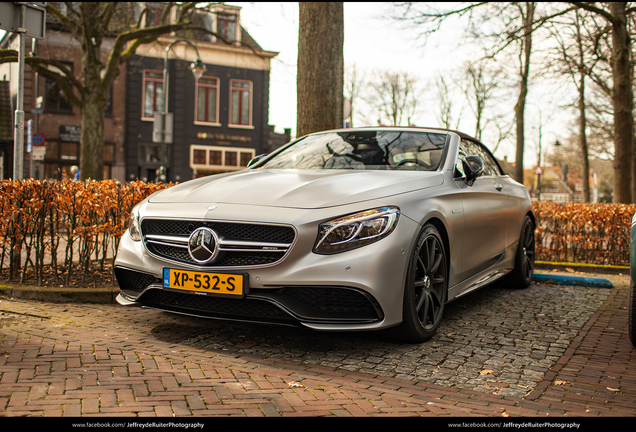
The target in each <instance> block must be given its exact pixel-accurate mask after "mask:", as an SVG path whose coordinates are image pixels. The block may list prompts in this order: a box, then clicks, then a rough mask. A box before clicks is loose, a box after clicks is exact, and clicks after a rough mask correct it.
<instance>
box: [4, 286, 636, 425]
mask: <svg viewBox="0 0 636 432" xmlns="http://www.w3.org/2000/svg"><path fill="white" fill-rule="evenodd" d="M530 289H532V288H530ZM1 300H2V301H1V302H0V416H4V417H17V416H51V417H57V418H60V417H79V416H107V417H117V418H119V417H123V416H151V417H163V418H172V417H173V416H175V417H178V418H184V417H186V416H194V417H196V418H199V417H203V416H243V417H297V416H314V417H317V416H320V417H369V416H400V417H402V416H426V417H438V416H449V417H451V419H446V420H448V421H452V419H459V418H461V419H463V420H465V419H464V418H465V417H472V416H487V417H489V418H490V420H493V421H496V422H500V421H503V420H502V419H507V420H512V419H516V418H519V417H524V418H525V417H533V418H542V421H543V420H544V419H554V418H558V419H561V420H564V419H567V417H577V418H579V422H580V421H582V420H581V419H582V418H588V419H591V418H594V417H597V418H598V417H603V418H604V417H607V416H617V417H633V416H636V348H634V347H633V346H632V345H631V343H630V341H629V337H628V334H627V327H626V326H627V310H626V306H627V286H626V285H625V284H622V285H619V286H616V285H615V287H614V288H612V289H611V290H610V294H609V297H608V299H607V300H606V301H605V303H604V304H603V305H602V306H601V307H600V308H599V309H598V311H597V312H596V313H595V314H594V315H593V316H592V318H591V319H590V320H589V321H588V323H587V324H586V325H585V326H584V327H583V328H582V329H581V331H580V333H579V335H578V336H577V337H576V338H575V340H574V341H573V342H572V344H571V345H570V347H569V348H568V349H567V350H566V352H565V354H563V355H562V356H561V358H560V359H559V360H558V362H557V364H556V366H555V367H553V368H552V369H551V370H550V371H549V372H548V373H547V374H546V375H545V377H544V380H543V381H542V382H541V383H539V385H538V387H537V388H536V389H535V390H534V391H532V392H531V393H530V394H528V395H527V396H526V397H525V398H514V397H510V396H502V395H498V394H494V393H493V394H490V393H485V392H477V391H468V390H459V389H456V388H451V387H444V386H440V385H435V384H426V383H421V382H414V381H407V380H401V379H396V378H386V377H382V376H379V375H372V374H367V373H358V372H349V371H346V370H342V369H334V368H330V367H324V366H317V365H312V364H306V363H300V362H296V361H291V360H284V359H272V358H260V357H255V356H252V355H249V354H237V353H231V354H228V353H226V352H224V351H223V350H214V349H209V348H199V347H194V346H191V345H185V344H182V343H181V341H183V340H185V339H187V338H188V337H189V336H190V335H191V334H192V333H193V332H195V331H196V330H200V329H197V328H194V327H193V326H203V325H205V324H204V321H200V320H193V319H191V318H188V317H181V316H176V315H169V314H165V313H162V312H157V311H152V310H147V309H137V308H134V309H130V308H123V307H118V306H116V305H112V304H91V305H86V304H82V303H55V302H51V301H47V302H41V301H33V300H24V299H12V300H11V299H8V298H4V299H1ZM446 420H445V421H446ZM604 424H605V423H604Z"/></svg>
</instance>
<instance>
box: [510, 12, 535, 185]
mask: <svg viewBox="0 0 636 432" xmlns="http://www.w3.org/2000/svg"><path fill="white" fill-rule="evenodd" d="M526 7H527V9H526V15H525V17H524V23H523V52H522V53H521V54H520V55H519V60H520V61H521V64H520V66H519V78H520V80H519V81H520V83H519V98H518V99H517V104H516V105H515V123H516V128H517V154H516V157H515V180H517V181H518V182H519V183H522V184H523V147H524V140H525V136H524V118H523V116H524V111H525V106H526V96H527V95H528V77H529V75H530V54H531V51H532V23H533V20H534V7H535V5H534V3H527V4H526Z"/></svg>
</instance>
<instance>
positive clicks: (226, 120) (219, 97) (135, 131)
mask: <svg viewBox="0 0 636 432" xmlns="http://www.w3.org/2000/svg"><path fill="white" fill-rule="evenodd" d="M148 5H150V3H148ZM152 5H153V6H152V8H151V10H152V11H153V12H152V13H150V14H148V15H146V16H144V18H143V19H146V20H155V19H156V18H157V17H158V16H159V15H160V13H161V11H162V3H152ZM59 6H60V8H62V9H63V5H62V4H60V5H59ZM143 6H144V4H143V3H133V7H135V8H136V13H137V14H139V13H140V11H141V8H142V7H143ZM215 8H216V9H215V10H214V11H212V12H211V13H207V12H205V13H201V15H200V21H201V22H200V24H202V25H204V26H206V27H207V28H209V29H210V30H212V31H215V32H219V34H222V35H223V36H224V38H225V39H226V40H229V41H235V43H231V44H229V45H228V44H226V43H224V42H222V41H219V40H216V38H214V37H212V36H211V35H209V34H206V33H203V32H198V34H197V33H195V32H182V33H180V34H172V35H166V36H165V37H162V38H160V39H159V40H158V41H157V42H155V43H153V44H148V45H142V46H141V47H140V48H139V49H138V50H137V54H136V55H135V56H134V57H133V58H132V59H131V60H130V61H129V62H128V63H126V64H122V65H121V66H120V74H119V76H118V77H117V78H116V80H115V83H114V84H113V87H112V88H111V92H110V98H109V101H108V102H107V108H106V116H105V121H104V141H105V142H104V155H103V160H104V178H113V179H118V180H120V181H128V180H134V179H136V178H139V179H141V180H146V181H153V180H155V179H156V173H157V170H158V169H159V167H161V166H162V165H165V166H166V167H167V179H168V180H169V181H185V180H188V179H190V178H193V177H196V176H200V175H207V174H212V173H217V172H225V171H232V170H236V169H241V168H243V167H245V165H246V164H247V161H249V159H250V158H251V157H253V156H255V155H258V154H261V153H265V152H268V151H271V150H272V149H273V148H276V147H278V146H280V145H281V144H283V143H285V142H287V141H289V139H290V132H289V130H286V133H285V134H275V133H274V132H273V130H274V128H273V127H272V126H270V125H268V113H269V111H268V110H269V71H270V61H271V59H272V58H274V57H275V56H276V55H277V53H275V52H269V51H264V50H263V49H262V48H261V47H260V46H259V45H258V44H257V43H256V42H255V41H254V40H253V39H252V38H251V37H250V36H249V34H248V33H247V32H246V31H245V29H243V28H242V26H241V25H240V8H239V7H235V6H228V5H223V4H219V5H216V6H215ZM184 39H185V40H187V41H188V42H187V43H185V42H183V40H184ZM113 42H114V39H110V40H109V39H106V40H105V42H104V43H103V45H102V55H103V56H104V60H106V57H107V56H108V54H109V53H110V50H111V47H112V43H113ZM239 42H240V43H239ZM191 45H195V46H196V47H197V49H198V52H199V56H200V58H201V61H202V62H203V63H204V64H205V66H206V71H205V73H204V75H203V76H202V77H201V78H200V79H199V80H197V81H195V78H194V76H193V75H192V73H191V71H190V70H189V68H188V65H189V64H190V63H192V62H193V61H194V60H196V58H197V53H196V52H195V50H194V49H193V48H191ZM27 46H28V47H30V48H29V49H30V50H34V51H36V52H37V54H38V55H39V56H43V57H50V58H54V59H57V60H60V61H63V62H65V64H67V65H68V66H69V67H70V68H72V70H73V71H77V73H78V74H79V73H80V72H81V49H80V47H79V45H78V44H77V42H76V41H74V40H73V39H72V38H71V37H70V35H69V34H67V33H64V32H62V31H60V30H59V27H56V25H55V22H54V20H53V22H52V21H51V19H50V17H47V34H46V39H44V40H40V41H37V42H36V44H34V45H33V48H31V46H32V40H31V39H30V38H27ZM169 46H170V47H171V48H170V50H169V52H168V61H167V66H168V67H167V71H168V77H169V82H168V108H169V112H171V113H173V114H174V134H173V137H174V139H173V142H172V144H169V145H168V146H167V151H166V154H167V158H166V160H165V161H164V157H163V151H162V145H161V143H157V142H154V141H153V133H152V132H153V118H154V112H155V111H158V112H162V111H163V108H162V107H163V69H164V61H165V57H166V49H167V48H168V47H169ZM0 47H1V48H13V49H17V37H16V36H15V35H14V34H11V33H7V34H5V36H4V37H3V38H2V39H1V40H0ZM0 80H5V81H9V82H10V83H11V84H10V94H11V98H12V100H13V105H12V106H15V98H16V93H17V64H4V65H0ZM24 81H25V92H24V111H25V121H27V122H28V121H29V120H31V125H32V131H33V132H39V133H41V134H42V135H44V137H45V139H46V143H45V146H44V147H45V148H46V154H45V156H44V158H43V159H41V160H40V159H38V156H37V155H36V153H38V152H33V151H32V150H31V149H30V148H26V147H27V141H28V140H27V138H25V152H24V155H25V161H24V177H25V178H27V177H33V178H39V179H44V178H47V179H61V178H62V177H63V176H64V175H68V174H69V173H70V169H71V167H72V166H73V165H79V161H80V152H81V146H80V133H81V118H80V114H79V109H78V108H77V107H74V106H73V105H71V104H70V103H69V102H68V101H67V100H66V98H65V97H64V95H63V94H62V93H61V91H60V89H59V88H58V87H57V85H55V83H53V82H52V81H50V80H47V79H45V78H43V77H38V76H37V74H35V73H34V71H33V70H32V69H31V68H30V67H29V66H28V65H27V66H26V67H25V80H24ZM25 132H26V128H25ZM0 145H2V148H0V151H1V152H2V154H0V157H1V158H2V159H1V160H3V161H4V169H3V172H2V174H3V178H10V177H12V176H13V173H12V170H13V156H12V155H13V150H12V149H13V140H12V139H11V141H10V142H8V140H3V141H2V142H0ZM5 147H6V149H5Z"/></svg>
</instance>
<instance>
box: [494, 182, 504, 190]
mask: <svg viewBox="0 0 636 432" xmlns="http://www.w3.org/2000/svg"><path fill="white" fill-rule="evenodd" d="M495 189H497V190H498V191H499V192H501V191H502V190H503V186H502V185H500V184H499V183H495Z"/></svg>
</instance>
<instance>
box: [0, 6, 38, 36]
mask: <svg viewBox="0 0 636 432" xmlns="http://www.w3.org/2000/svg"><path fill="white" fill-rule="evenodd" d="M21 5H25V6H26V8H25V12H26V15H25V17H24V27H22V26H21V25H20V6H21ZM0 29H2V30H6V31H8V32H13V33H19V32H24V33H25V34H26V35H27V36H30V37H32V38H36V39H44V35H45V34H46V2H24V3H21V2H0Z"/></svg>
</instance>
